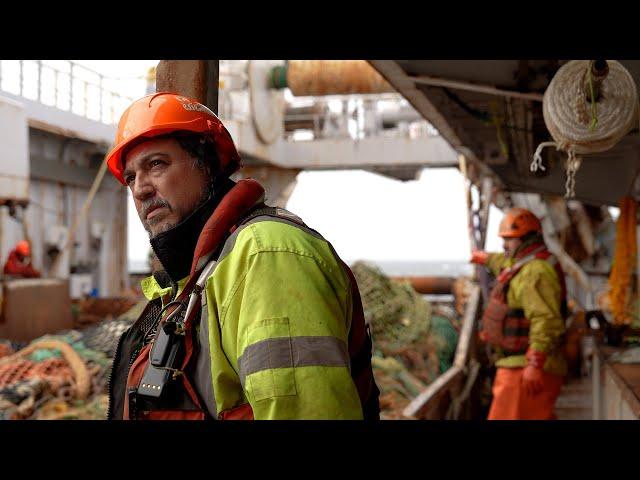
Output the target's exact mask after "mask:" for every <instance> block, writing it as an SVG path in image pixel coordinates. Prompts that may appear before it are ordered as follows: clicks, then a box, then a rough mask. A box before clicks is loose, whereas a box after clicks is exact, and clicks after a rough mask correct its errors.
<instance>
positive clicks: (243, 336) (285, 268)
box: [142, 219, 363, 419]
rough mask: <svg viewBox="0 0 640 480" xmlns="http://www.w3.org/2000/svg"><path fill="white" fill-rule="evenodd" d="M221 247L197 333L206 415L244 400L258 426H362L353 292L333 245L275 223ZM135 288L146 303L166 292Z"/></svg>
mask: <svg viewBox="0 0 640 480" xmlns="http://www.w3.org/2000/svg"><path fill="white" fill-rule="evenodd" d="M226 245H227V247H230V248H226V247H225V249H224V250H223V251H222V253H221V255H220V257H219V259H218V263H217V265H216V267H215V269H214V271H213V273H212V274H211V276H210V277H209V278H208V280H207V281H206V284H205V290H204V292H203V300H205V304H204V305H203V306H202V312H201V321H200V326H199V331H198V336H199V339H200V343H201V347H202V348H204V349H208V352H209V355H207V356H205V357H203V358H208V359H210V362H209V365H208V368H207V369H206V371H207V374H208V375H209V377H210V378H209V379H208V380H207V381H210V384H209V385H208V387H210V389H209V390H210V392H211V395H212V398H211V399H207V400H209V401H207V404H209V405H211V404H214V405H215V411H214V412H211V413H212V414H213V415H215V414H216V413H220V412H221V411H224V410H227V409H230V408H233V407H236V406H238V405H241V404H244V403H247V402H249V403H250V405H251V407H252V409H253V416H254V418H255V419H361V418H362V417H363V413H362V407H361V404H360V399H359V396H358V392H357V389H356V386H355V384H354V381H353V379H352V377H351V374H350V370H349V354H348V350H347V345H348V336H349V329H350V319H351V310H352V299H351V289H350V284H349V278H348V276H347V274H346V272H345V271H344V270H343V268H342V267H341V265H340V264H339V261H338V259H337V257H336V254H335V253H334V251H333V249H332V248H331V246H330V245H329V244H328V243H327V242H326V241H325V240H324V239H322V238H320V237H319V236H317V235H314V234H313V232H311V231H310V230H308V229H303V228H299V227H298V226H293V225H291V224H288V223H286V222H283V221H279V220H277V219H273V220H262V221H259V222H255V223H254V222H248V223H247V224H246V225H243V226H242V227H240V228H239V229H238V230H236V231H235V232H234V234H233V235H232V236H231V237H230V239H229V241H227V243H226ZM187 280H188V279H187V278H185V279H183V280H182V281H180V282H179V284H178V286H179V289H180V291H181V290H182V288H183V287H184V284H185V283H186V281H187ZM142 287H143V292H144V294H145V296H146V297H147V298H148V299H149V300H152V299H154V298H158V297H162V296H164V295H166V294H167V293H169V291H170V288H168V289H162V288H161V287H160V286H159V285H158V283H157V282H156V281H155V279H154V278H153V277H149V278H147V279H145V280H143V282H142ZM205 396H206V395H205Z"/></svg>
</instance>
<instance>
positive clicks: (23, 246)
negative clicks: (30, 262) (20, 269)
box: [16, 240, 31, 257]
mask: <svg viewBox="0 0 640 480" xmlns="http://www.w3.org/2000/svg"><path fill="white" fill-rule="evenodd" d="M16 251H17V252H18V253H19V254H20V255H22V256H23V257H28V256H29V255H31V248H30V247H29V243H28V242H27V241H26V240H20V241H19V242H18V244H17V245H16Z"/></svg>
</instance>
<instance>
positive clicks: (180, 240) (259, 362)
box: [106, 92, 379, 420]
mask: <svg viewBox="0 0 640 480" xmlns="http://www.w3.org/2000/svg"><path fill="white" fill-rule="evenodd" d="M106 162H107V165H108V167H109V170H110V171H111V173H112V174H113V175H114V176H115V178H116V179H118V180H119V181H120V183H122V184H123V185H124V186H126V187H127V188H129V189H130V191H131V194H132V197H133V200H134V203H135V207H136V210H137V212H138V215H139V217H140V221H141V222H142V225H143V226H144V228H145V229H146V230H147V232H148V233H149V238H150V243H151V247H152V249H153V251H154V253H155V256H156V258H157V260H158V264H159V265H160V266H161V268H156V270H155V271H154V272H153V275H152V276H151V277H149V278H147V279H145V280H143V282H142V290H143V292H144V294H145V296H146V297H147V299H148V300H149V303H148V304H147V307H146V308H145V310H144V311H143V312H142V314H141V315H140V317H139V319H138V320H137V321H136V322H135V323H134V324H133V326H132V327H131V328H130V329H129V330H127V331H126V332H125V333H124V334H123V336H122V337H121V338H120V341H119V344H118V348H117V351H116V354H115V356H114V360H113V368H112V375H111V380H110V382H109V408H108V414H107V417H108V418H109V419H132V420H133V419H141V420H142V419H144V420H147V419H148V420H155V419H158V420H160V419H169V420H171V419H186V420H190V419H192V420H202V419H222V420H227V419H375V418H379V404H378V389H377V387H376V385H375V381H374V379H373V372H372V368H371V338H370V336H369V333H368V330H367V327H366V325H365V322H364V315H363V311H362V304H361V302H360V296H359V293H358V288H357V284H356V283H355V279H354V278H353V274H352V273H351V271H350V269H349V267H348V266H347V265H346V264H345V263H344V262H342V261H341V260H340V258H339V257H338V255H337V254H336V253H335V250H334V249H333V248H332V247H331V245H330V244H329V243H328V242H327V241H326V240H325V239H324V238H323V237H322V236H321V235H320V234H319V233H318V232H316V231H315V230H312V229H310V228H308V227H307V226H306V225H305V224H304V223H303V222H302V220H301V219H300V218H298V217H297V216H296V215H294V214H293V213H291V212H288V211H286V210H284V209H282V208H275V207H270V206H268V205H266V204H265V203H264V202H265V191H264V188H263V187H262V186H261V185H260V184H259V183H258V182H256V181H255V180H252V179H243V180H238V181H232V180H231V179H230V178H229V176H230V175H231V174H233V173H234V172H235V171H237V170H238V169H239V168H240V156H239V155H238V152H237V150H236V147H235V145H234V143H233V140H232V138H231V135H230V134H229V132H228V131H227V129H226V128H225V127H224V125H223V124H222V122H221V121H220V119H219V118H218V117H217V116H216V115H215V114H214V113H213V112H212V111H211V110H209V108H207V107H206V106H205V105H202V104H201V103H199V102H198V101H196V100H194V99H192V98H188V97H185V96H182V95H176V94H173V93H168V92H159V93H155V94H151V95H147V96H145V97H143V98H141V99H139V100H136V101H135V102H133V103H132V104H131V105H130V106H129V108H128V109H127V110H126V111H125V112H124V113H123V115H122V117H121V119H120V122H119V124H118V131H117V135H116V142H115V146H114V147H113V149H112V150H111V151H110V152H109V154H108V155H107V158H106Z"/></svg>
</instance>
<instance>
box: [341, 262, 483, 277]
mask: <svg viewBox="0 0 640 480" xmlns="http://www.w3.org/2000/svg"><path fill="white" fill-rule="evenodd" d="M361 260H362V261H365V262H367V263H370V264H373V265H376V266H377V267H378V268H380V270H382V272H383V273H384V274H386V275H390V276H434V277H459V276H469V275H472V274H473V266H472V265H471V264H470V263H468V262H465V261H460V260H442V261H424V260H416V261H406V260H367V259H361ZM345 261H346V262H347V264H349V265H353V263H355V262H356V261H357V260H348V261H347V260H345Z"/></svg>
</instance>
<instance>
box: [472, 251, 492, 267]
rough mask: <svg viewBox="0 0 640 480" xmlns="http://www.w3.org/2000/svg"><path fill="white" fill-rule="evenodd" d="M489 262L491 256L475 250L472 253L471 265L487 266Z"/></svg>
mask: <svg viewBox="0 0 640 480" xmlns="http://www.w3.org/2000/svg"><path fill="white" fill-rule="evenodd" d="M488 260H489V254H488V253H487V252H484V251H482V250H474V251H473V252H471V260H470V262H471V263H477V264H479V265H485V264H486V263H487V261H488Z"/></svg>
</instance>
